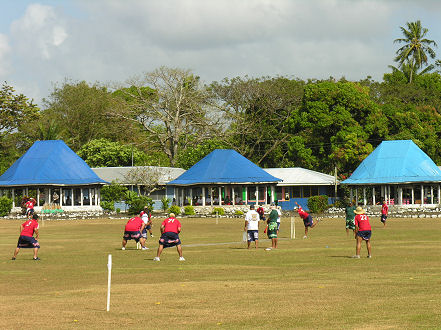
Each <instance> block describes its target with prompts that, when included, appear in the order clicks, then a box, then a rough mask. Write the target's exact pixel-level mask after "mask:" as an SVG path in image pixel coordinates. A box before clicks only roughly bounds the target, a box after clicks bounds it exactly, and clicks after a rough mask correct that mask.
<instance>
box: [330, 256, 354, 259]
mask: <svg viewBox="0 0 441 330" xmlns="http://www.w3.org/2000/svg"><path fill="white" fill-rule="evenodd" d="M330 257H331V258H349V259H354V258H352V256H330Z"/></svg>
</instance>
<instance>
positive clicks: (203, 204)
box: [202, 186, 205, 206]
mask: <svg viewBox="0 0 441 330" xmlns="http://www.w3.org/2000/svg"><path fill="white" fill-rule="evenodd" d="M202 206H205V187H204V186H202Z"/></svg>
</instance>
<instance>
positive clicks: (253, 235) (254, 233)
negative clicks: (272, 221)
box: [247, 230, 259, 242]
mask: <svg viewBox="0 0 441 330" xmlns="http://www.w3.org/2000/svg"><path fill="white" fill-rule="evenodd" d="M247 236H248V242H252V241H258V240H259V231H258V230H248V231H247Z"/></svg>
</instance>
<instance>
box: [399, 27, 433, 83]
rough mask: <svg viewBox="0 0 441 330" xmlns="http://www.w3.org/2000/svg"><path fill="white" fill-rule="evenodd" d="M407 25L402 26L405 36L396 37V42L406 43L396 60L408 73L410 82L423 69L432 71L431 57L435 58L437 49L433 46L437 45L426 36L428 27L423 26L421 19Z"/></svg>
mask: <svg viewBox="0 0 441 330" xmlns="http://www.w3.org/2000/svg"><path fill="white" fill-rule="evenodd" d="M406 27H407V28H405V27H400V29H401V32H402V34H403V36H404V37H403V38H398V39H395V40H394V42H395V43H400V44H404V45H403V46H402V47H400V48H399V49H398V50H397V52H396V54H397V56H396V57H395V62H398V65H399V67H400V68H401V69H402V71H403V72H404V73H407V75H408V79H409V82H410V83H411V82H412V81H413V77H414V75H415V74H416V73H417V72H418V71H419V70H422V69H423V68H424V67H426V68H425V69H424V72H427V71H430V70H432V69H433V68H434V66H433V65H432V64H430V65H429V63H428V59H429V57H430V58H432V59H434V58H435V56H436V55H435V51H434V50H433V49H432V48H431V46H436V42H435V41H433V40H430V39H427V38H426V35H427V32H429V30H428V29H427V28H423V27H422V25H421V21H419V20H418V21H416V22H407V23H406Z"/></svg>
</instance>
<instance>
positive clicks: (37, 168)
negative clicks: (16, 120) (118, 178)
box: [0, 140, 106, 186]
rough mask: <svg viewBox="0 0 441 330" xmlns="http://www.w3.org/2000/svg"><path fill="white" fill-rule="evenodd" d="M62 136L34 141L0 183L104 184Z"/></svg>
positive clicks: (26, 184)
mask: <svg viewBox="0 0 441 330" xmlns="http://www.w3.org/2000/svg"><path fill="white" fill-rule="evenodd" d="M104 183H106V181H104V180H102V179H100V178H99V177H98V176H97V175H96V174H95V172H94V171H92V169H91V168H90V167H89V165H87V164H86V162H85V161H84V160H82V159H81V158H80V157H79V156H78V155H77V154H76V153H75V152H73V151H72V149H70V148H69V147H68V146H67V145H66V144H65V143H64V142H63V141H61V140H48V141H36V142H35V143H34V144H33V145H32V147H30V148H29V150H28V151H26V153H25V154H24V155H23V156H21V157H20V158H19V159H18V160H17V161H16V162H15V163H14V164H13V165H12V166H11V167H10V168H9V169H8V170H7V171H6V172H5V173H3V175H2V176H0V186H29V185H84V184H104Z"/></svg>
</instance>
